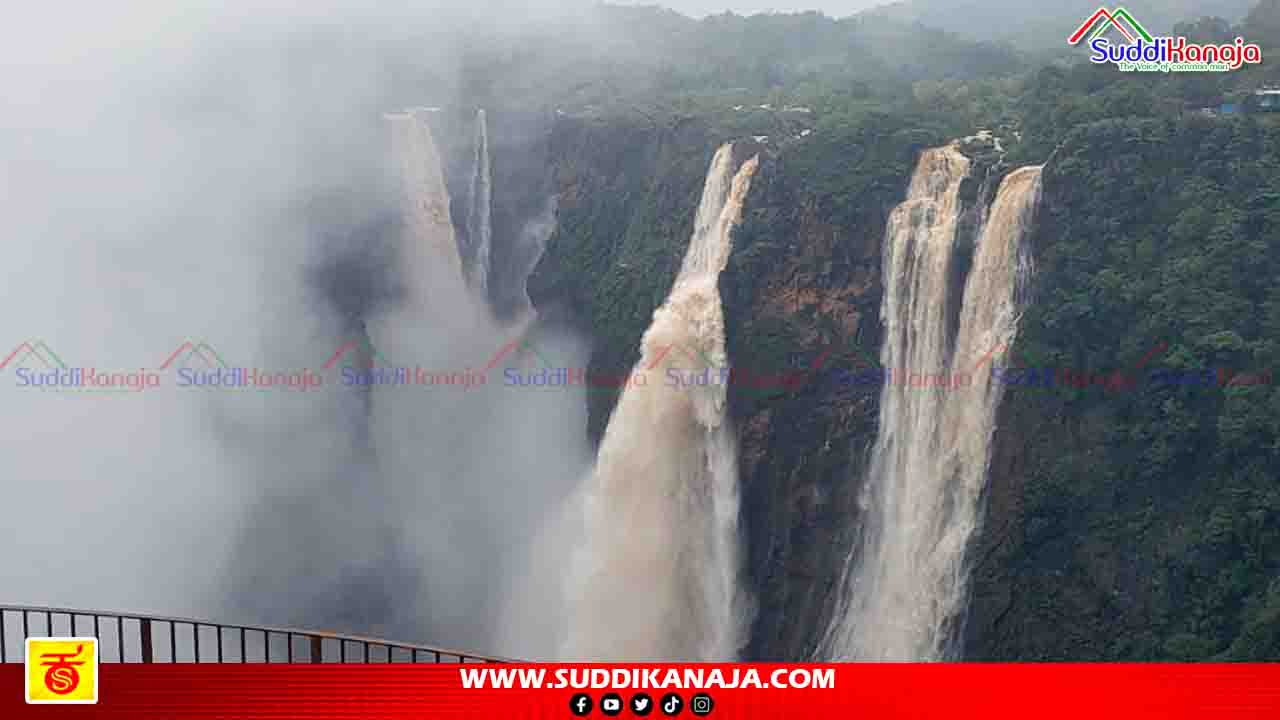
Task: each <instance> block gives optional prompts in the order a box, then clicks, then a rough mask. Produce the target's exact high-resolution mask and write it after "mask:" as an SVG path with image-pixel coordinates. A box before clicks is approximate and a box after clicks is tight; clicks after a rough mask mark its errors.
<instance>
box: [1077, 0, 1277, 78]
mask: <svg viewBox="0 0 1280 720" xmlns="http://www.w3.org/2000/svg"><path fill="white" fill-rule="evenodd" d="M1113 29H1114V30H1115V31H1116V32H1117V33H1118V34H1119V35H1120V36H1121V37H1122V38H1123V39H1124V41H1123V42H1119V43H1113V42H1112V41H1111V40H1110V39H1108V38H1106V37H1104V36H1105V35H1107V34H1108V32H1109V31H1110V30H1113ZM1081 43H1085V44H1086V45H1087V46H1088V47H1089V49H1090V50H1091V51H1092V52H1091V54H1090V55H1089V60H1090V62H1093V63H1095V64H1098V65H1104V64H1107V63H1110V64H1113V65H1115V66H1116V67H1117V68H1118V69H1119V70H1120V71H1122V72H1135V71H1136V72H1230V71H1232V70H1235V69H1237V68H1239V67H1241V66H1243V65H1257V64H1259V63H1261V62H1262V48H1260V47H1258V46H1257V45H1255V44H1253V43H1246V42H1245V41H1244V38H1242V37H1237V38H1236V39H1235V42H1234V43H1229V44H1224V45H1198V44H1196V43H1191V42H1187V39H1186V38H1185V37H1181V36H1179V37H1176V38H1175V37H1169V36H1164V37H1156V36H1153V35H1152V34H1151V33H1149V32H1147V29H1146V28H1144V27H1143V26H1142V23H1140V22H1138V20H1137V18H1135V17H1134V16H1133V15H1132V14H1130V13H1129V11H1128V10H1125V9H1124V8H1122V7H1120V8H1116V9H1115V10H1108V9H1106V8H1105V7H1100V8H1098V9H1097V11H1095V12H1094V13H1093V15H1091V16H1089V18H1088V19H1087V20H1085V21H1084V22H1083V23H1081V25H1080V27H1078V28H1076V31H1075V32H1073V33H1071V35H1070V36H1069V37H1068V38H1067V44H1068V45H1071V46H1073V47H1074V46H1077V45H1079V44H1081Z"/></svg>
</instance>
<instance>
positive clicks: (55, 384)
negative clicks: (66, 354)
mask: <svg viewBox="0 0 1280 720" xmlns="http://www.w3.org/2000/svg"><path fill="white" fill-rule="evenodd" d="M10 367H11V368H13V376H14V381H15V384H16V385H17V387H20V388H34V389H37V390H42V391H47V392H59V393H75V392H88V393H127V392H139V391H142V390H146V389H149V388H155V387H159V386H160V376H159V375H158V374H157V373H156V372H154V371H151V370H147V369H146V368H139V369H137V370H128V371H124V372H108V371H104V370H99V369H98V368H96V367H73V366H70V365H67V364H66V363H65V362H63V361H62V358H60V357H58V354H57V353H55V352H54V351H53V349H52V348H50V347H49V346H48V344H46V343H45V342H44V341H42V340H28V341H26V342H23V343H20V344H19V345H18V346H17V347H16V348H14V349H13V351H12V352H10V353H9V354H8V355H6V356H5V357H4V358H3V359H0V371H4V370H5V369H7V368H10Z"/></svg>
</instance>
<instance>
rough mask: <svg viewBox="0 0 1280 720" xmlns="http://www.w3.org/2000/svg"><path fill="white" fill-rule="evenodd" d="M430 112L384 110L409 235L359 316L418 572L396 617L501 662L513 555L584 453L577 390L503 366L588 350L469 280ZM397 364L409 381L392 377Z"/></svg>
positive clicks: (384, 470) (515, 565) (381, 433)
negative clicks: (508, 381)
mask: <svg viewBox="0 0 1280 720" xmlns="http://www.w3.org/2000/svg"><path fill="white" fill-rule="evenodd" d="M429 117H430V115H429V114H428V112H424V111H417V112H414V113H410V114H405V113H397V114H391V115H389V116H388V120H389V122H390V124H391V129H392V131H393V132H392V140H393V142H392V147H391V151H392V154H393V155H394V160H393V163H392V166H391V167H390V168H389V170H390V171H391V173H392V175H393V176H397V177H395V178H394V182H393V184H394V185H398V186H399V187H400V188H402V198H401V207H402V213H401V214H402V216H403V219H402V221H401V223H400V225H401V226H402V228H403V237H401V238H400V242H399V243H398V244H397V247H396V250H397V253H398V256H397V257H396V258H395V264H394V267H393V270H394V271H395V281H396V284H397V288H396V292H395V293H394V294H393V298H394V299H393V301H388V302H385V303H383V304H381V305H380V306H379V307H378V308H377V309H376V311H374V312H371V313H369V314H368V315H367V317H366V322H365V326H366V328H367V333H368V339H369V341H370V342H371V344H372V348H373V349H374V350H375V360H376V364H377V365H378V368H377V369H378V370H380V371H384V372H383V373H382V374H381V376H380V378H381V379H379V376H375V374H374V373H370V374H369V376H370V379H369V381H368V384H369V385H370V387H369V397H370V402H369V434H370V438H371V441H370V444H371V446H372V449H373V453H372V455H373V462H374V464H375V466H376V467H375V470H376V472H377V475H378V480H379V481H380V482H381V483H382V484H383V486H384V487H385V494H386V496H387V498H388V505H389V507H390V508H391V510H389V513H393V514H394V516H395V517H397V518H399V519H400V520H401V522H400V523H399V524H398V525H397V526H396V527H397V541H398V544H399V546H400V547H403V548H404V558H405V560H404V562H405V564H406V565H407V566H408V567H409V568H411V569H412V571H413V576H412V577H410V578H406V579H404V580H403V581H401V582H400V583H399V585H398V586H397V588H398V589H397V602H396V607H395V610H396V612H397V614H398V615H399V616H400V617H399V618H398V619H400V620H401V623H402V625H405V626H410V627H413V628H414V629H415V630H414V632H417V633H421V634H420V635H418V636H417V637H418V638H420V639H422V640H427V639H429V640H430V641H432V642H434V643H439V644H442V645H450V646H456V647H467V648H471V649H472V650H474V651H476V652H489V653H495V654H496V653H507V652H510V650H508V649H507V647H505V646H503V645H499V644H498V643H499V638H498V634H499V632H500V629H499V624H500V621H501V620H502V616H503V614H504V613H505V612H506V608H505V607H504V602H505V598H504V597H503V588H504V586H505V584H506V582H507V580H506V579H507V577H508V576H509V575H511V574H513V573H515V572H517V571H519V570H520V569H521V568H520V567H519V563H520V561H521V560H522V558H519V557H518V555H519V553H518V552H517V550H518V549H520V548H524V547H527V546H528V545H529V543H530V542H531V541H532V539H533V535H534V534H535V532H536V529H537V527H536V526H537V524H538V523H539V522H540V521H541V520H543V519H544V518H545V517H546V516H547V515H548V514H549V513H550V512H551V509H552V508H556V507H558V506H560V505H561V503H562V502H563V500H564V498H565V497H566V496H568V495H569V494H570V493H571V492H573V485H574V480H575V479H576V478H579V477H581V476H582V474H583V468H584V467H587V466H588V465H589V462H590V454H589V451H588V449H587V447H586V438H585V436H584V433H583V432H582V430H581V428H583V427H585V424H586V403H585V402H584V400H583V392H582V390H581V389H580V388H564V389H563V391H558V392H536V391H533V390H523V389H516V388H512V387H509V386H506V385H505V384H504V383H503V381H502V378H503V372H504V371H505V370H506V369H507V368H508V367H511V365H510V363H512V362H516V361H518V360H519V358H516V357H514V356H509V355H506V353H505V351H504V350H503V349H504V348H513V347H518V346H522V345H523V344H525V343H526V342H536V344H537V346H538V349H539V350H540V351H541V352H544V353H546V354H547V356H548V357H553V358H556V359H557V361H558V362H561V363H563V364H564V365H565V366H566V367H578V366H581V365H582V364H585V359H584V358H583V355H584V354H585V348H584V347H580V344H579V343H577V342H576V341H575V339H574V338H572V337H570V336H568V335H567V334H565V333H562V332H559V331H557V330H556V329H554V328H540V327H536V326H535V325H534V324H533V323H532V322H531V321H527V320H526V321H525V322H522V323H519V324H517V325H508V324H504V323H502V322H500V321H499V320H498V319H497V318H495V317H494V315H493V313H492V311H491V310H490V308H489V305H488V302H487V301H486V298H485V297H484V296H482V295H481V294H480V293H478V292H477V291H476V290H477V288H476V287H475V286H473V285H470V284H469V283H468V282H467V278H466V275H465V270H464V266H463V265H461V264H460V262H459V253H458V250H457V245H456V237H455V232H454V227H453V225H452V223H451V220H450V215H449V213H448V210H449V207H450V198H449V194H448V190H447V187H446V185H445V170H444V168H443V167H442V162H441V158H440V156H439V154H438V153H437V152H436V146H435V143H434V142H432V137H431V128H430V127H429V125H428V123H427V120H428V118H429ZM449 251H451V252H449ZM515 280H516V281H518V282H523V280H524V279H523V278H515ZM530 335H536V337H534V338H533V340H532V341H531V340H530V337H529V336H530ZM392 368H395V369H403V370H404V371H405V375H404V376H403V379H401V380H396V379H394V378H395V375H396V374H395V373H390V374H388V373H386V372H385V371H387V370H391V369H392ZM388 375H390V378H389V377H388ZM495 448H496V450H495ZM536 609H537V610H538V611H545V610H546V609H545V608H536ZM516 618H517V619H519V620H525V621H526V622H525V623H524V624H526V625H527V624H531V623H535V622H537V621H538V619H539V618H534V617H530V616H528V615H516Z"/></svg>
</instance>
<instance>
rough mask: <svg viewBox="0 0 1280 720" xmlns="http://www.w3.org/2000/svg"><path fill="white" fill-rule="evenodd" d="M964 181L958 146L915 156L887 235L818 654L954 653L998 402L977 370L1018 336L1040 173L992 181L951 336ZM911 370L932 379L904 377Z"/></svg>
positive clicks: (910, 656) (986, 370)
mask: <svg viewBox="0 0 1280 720" xmlns="http://www.w3.org/2000/svg"><path fill="white" fill-rule="evenodd" d="M968 172H969V161H968V159H966V158H965V157H964V156H963V155H961V154H960V152H959V150H958V149H957V148H956V147H955V146H948V147H944V148H937V149H932V150H928V151H926V152H925V153H924V154H923V155H922V156H921V158H920V161H919V164H918V166H917V168H916V171H915V174H914V176H913V178H912V180H911V185H910V188H909V190H908V193H907V199H906V201H905V202H903V203H902V204H901V205H899V206H898V207H897V208H896V209H895V210H894V211H893V213H892V215H891V216H890V219H889V223H888V227H887V229H886V233H885V246H884V286H885V293H884V302H883V305H882V308H881V319H882V321H883V324H884V333H885V334H884V343H883V347H882V349H881V353H880V357H881V363H882V365H883V367H885V368H889V370H888V375H887V378H888V379H886V381H885V385H884V387H883V388H882V391H881V396H880V425H879V435H878V437H877V438H876V442H875V445H874V446H873V448H872V452H871V459H870V463H869V467H868V473H867V477H866V481H865V484H864V486H863V495H862V497H861V498H860V505H861V510H862V513H861V514H862V526H861V538H860V542H859V543H858V546H857V547H856V548H855V549H854V551H853V553H851V555H850V559H849V563H848V570H847V572H846V578H845V582H844V583H843V590H842V591H843V592H844V593H845V594H844V596H843V597H842V598H841V607H840V610H839V611H838V612H837V613H836V616H835V618H834V620H833V622H832V624H831V626H830V628H829V629H828V632H827V637H826V638H825V644H826V652H827V654H829V655H830V656H832V657H834V658H837V659H855V660H873V661H929V660H944V659H948V658H950V657H953V656H954V654H955V641H956V635H957V633H956V630H957V626H958V624H959V622H960V620H961V618H962V616H963V611H964V606H965V603H966V600H967V584H966V575H967V567H966V565H965V552H966V549H967V547H968V545H969V542H970V539H971V538H972V537H973V534H974V531H975V530H976V529H977V526H978V524H979V522H980V519H981V504H980V500H981V497H982V492H983V489H984V487H985V485H986V475H987V466H988V464H989V462H990V452H991V438H992V435H993V433H994V430H995V415H996V409H997V407H998V405H999V402H1000V398H1001V394H1002V386H1001V385H1000V384H998V383H993V382H992V372H991V370H990V367H989V366H988V365H987V364H986V361H987V360H988V359H989V358H990V357H991V356H992V354H993V353H994V352H998V351H999V350H1001V349H1003V348H1004V347H1007V346H1008V344H1009V343H1011V342H1012V341H1013V339H1014V336H1015V334H1016V331H1017V323H1018V312H1017V304H1016V295H1017V291H1018V289H1019V285H1020V284H1021V283H1022V282H1023V281H1024V280H1025V279H1026V277H1027V276H1028V275H1029V271H1030V265H1029V260H1028V259H1027V258H1028V253H1027V252H1026V251H1025V250H1024V249H1023V246H1022V243H1021V240H1022V237H1023V235H1024V234H1025V232H1026V229H1027V228H1028V226H1029V225H1030V221H1031V218H1032V216H1033V214H1034V212H1035V208H1036V204H1037V202H1038V199H1039V188H1040V168H1039V167H1026V168H1021V169H1019V170H1016V171H1014V172H1012V173H1010V174H1009V175H1008V176H1007V177H1006V178H1005V179H1004V181H1003V182H1002V183H1001V185H1000V188H999V190H998V191H997V193H996V199H995V202H994V203H993V204H992V207H991V210H990V212H989V213H988V215H987V219H986V222H985V224H984V225H983V227H982V230H981V232H980V233H979V237H978V240H977V243H976V248H975V250H974V257H973V262H972V266H971V268H970V270H969V272H968V276H967V279H966V281H965V286H964V291H963V295H962V298H961V300H960V302H961V306H960V308H959V315H958V317H959V323H958V329H957V330H956V335H955V337H954V338H951V337H948V319H949V318H951V317H954V314H953V313H951V312H949V310H950V308H949V307H948V305H949V302H951V294H950V293H949V281H950V278H951V277H952V272H953V265H954V263H955V261H956V257H955V256H956V226H957V220H958V218H959V214H960V202H959V194H960V185H961V182H962V181H963V180H964V178H965V177H966V176H967V174H968ZM913 375H915V376H917V377H919V376H926V375H927V376H932V377H933V378H935V380H934V381H933V382H928V383H916V382H911V381H909V380H908V379H909V378H911V377H912V376H913ZM925 385H927V386H925Z"/></svg>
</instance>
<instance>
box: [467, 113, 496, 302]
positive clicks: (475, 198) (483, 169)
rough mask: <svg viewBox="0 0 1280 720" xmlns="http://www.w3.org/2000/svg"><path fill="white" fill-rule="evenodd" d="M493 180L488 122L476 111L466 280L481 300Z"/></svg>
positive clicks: (489, 239) (490, 236)
mask: <svg viewBox="0 0 1280 720" xmlns="http://www.w3.org/2000/svg"><path fill="white" fill-rule="evenodd" d="M492 185H493V178H492V171H491V169H490V166H489V122H488V119H487V118H486V117H485V112H484V110H477V111H476V155H475V165H474V167H473V169H472V171H471V208H470V212H469V213H468V214H467V236H468V238H469V239H470V244H471V254H472V257H471V264H470V266H469V268H468V271H467V280H468V282H470V283H471V287H473V288H475V290H476V292H477V293H478V294H479V295H481V296H482V297H483V296H484V295H485V293H486V292H487V291H488V286H489V255H490V253H491V246H492V243H493V189H492Z"/></svg>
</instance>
